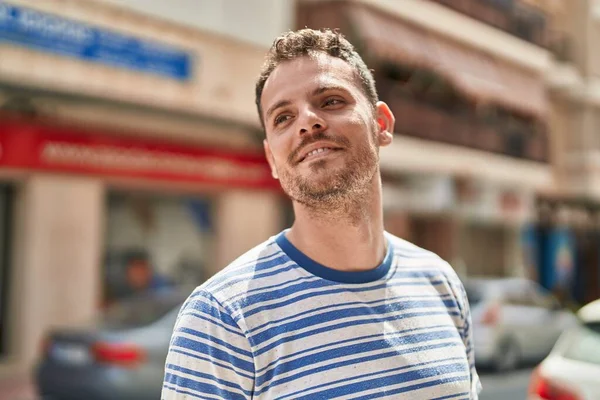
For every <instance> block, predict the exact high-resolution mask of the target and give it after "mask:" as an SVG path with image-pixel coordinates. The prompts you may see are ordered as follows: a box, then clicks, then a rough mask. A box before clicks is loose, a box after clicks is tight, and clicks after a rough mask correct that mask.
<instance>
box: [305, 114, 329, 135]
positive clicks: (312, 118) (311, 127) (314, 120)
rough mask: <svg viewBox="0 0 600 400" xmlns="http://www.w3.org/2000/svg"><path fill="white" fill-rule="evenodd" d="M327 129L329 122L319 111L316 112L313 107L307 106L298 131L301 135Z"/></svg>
mask: <svg viewBox="0 0 600 400" xmlns="http://www.w3.org/2000/svg"><path fill="white" fill-rule="evenodd" d="M325 129H327V123H326V122H325V120H324V119H323V118H322V117H321V116H320V115H319V113H317V112H315V111H314V110H312V109H311V108H308V107H307V108H306V109H305V110H303V112H302V116H301V121H300V126H299V129H298V133H299V134H300V135H305V134H307V133H317V132H320V131H324V130H325Z"/></svg>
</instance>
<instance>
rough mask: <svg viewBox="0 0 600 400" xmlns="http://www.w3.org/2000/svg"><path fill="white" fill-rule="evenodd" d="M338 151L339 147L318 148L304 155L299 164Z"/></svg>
mask: <svg viewBox="0 0 600 400" xmlns="http://www.w3.org/2000/svg"><path fill="white" fill-rule="evenodd" d="M339 150H341V149H340V148H339V147H319V148H318V149H314V150H312V151H310V152H308V153H306V155H304V157H302V158H301V159H300V161H299V162H303V161H305V160H311V159H313V158H317V157H322V156H326V155H328V154H330V153H333V152H334V151H339Z"/></svg>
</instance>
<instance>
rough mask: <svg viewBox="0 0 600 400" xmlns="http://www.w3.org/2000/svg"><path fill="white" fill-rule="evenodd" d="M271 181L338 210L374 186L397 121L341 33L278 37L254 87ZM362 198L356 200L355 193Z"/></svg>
mask: <svg viewBox="0 0 600 400" xmlns="http://www.w3.org/2000/svg"><path fill="white" fill-rule="evenodd" d="M256 104H257V108H258V113H259V117H260V118H261V122H262V124H263V126H264V128H265V132H266V140H265V142H264V143H265V153H266V156H267V160H268V161H269V164H270V166H271V169H272V172H273V176H274V177H276V178H278V179H279V180H280V182H281V186H282V188H283V189H284V191H285V192H286V193H287V194H288V195H289V196H290V197H291V198H292V200H294V201H296V202H297V203H300V204H304V205H306V206H309V207H313V208H319V209H324V208H335V207H336V206H338V205H340V203H341V202H342V201H344V200H346V199H348V198H352V195H353V194H354V195H356V194H357V193H358V192H359V191H364V189H365V188H366V187H367V186H368V185H369V184H370V183H371V182H372V180H373V178H374V177H375V175H376V174H377V173H378V172H379V165H378V164H379V147H380V146H385V145H388V144H389V143H391V140H392V132H393V129H394V116H393V115H392V113H391V111H390V109H389V108H388V107H387V105H386V104H385V103H382V102H378V101H377V92H376V90H375V82H374V79H373V76H372V74H371V72H370V71H369V70H368V68H367V67H366V65H365V63H364V61H363V60H362V59H361V57H360V56H359V55H358V53H357V52H356V51H355V50H354V48H353V46H352V45H351V44H350V43H349V42H348V41H347V40H346V39H345V38H344V37H343V36H342V35H340V34H339V33H336V32H333V31H330V30H326V31H315V30H310V29H303V30H300V31H297V32H289V33H286V34H284V35H282V36H281V37H279V38H277V39H276V40H275V42H274V44H273V46H272V47H271V50H270V51H269V53H268V55H267V59H266V62H265V64H264V66H263V70H262V73H261V75H260V78H259V80H258V82H257V84H256ZM354 197H356V196H354Z"/></svg>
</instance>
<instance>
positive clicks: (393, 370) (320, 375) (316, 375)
mask: <svg viewBox="0 0 600 400" xmlns="http://www.w3.org/2000/svg"><path fill="white" fill-rule="evenodd" d="M385 235H386V238H387V242H388V246H387V247H388V250H387V254H386V256H385V259H384V261H383V263H382V264H381V265H379V266H378V267H377V268H375V269H373V270H369V271H361V272H341V271H338V270H333V269H330V268H327V267H325V266H323V265H321V264H318V263H316V262H315V261H313V260H311V259H310V258H308V257H307V256H306V255H304V254H303V253H302V252H300V251H299V250H298V249H297V248H295V247H294V246H293V245H292V244H291V243H290V242H289V241H288V240H287V238H286V236H285V232H283V233H281V234H279V235H278V236H275V237H273V238H271V239H270V240H268V241H266V242H265V243H263V244H261V245H259V246H257V247H256V248H254V249H253V250H251V251H249V252H248V253H246V254H245V255H243V256H242V257H240V258H239V259H238V260H236V261H234V262H233V263H232V264H231V265H229V266H228V267H227V268H225V269H224V270H222V271H221V272H219V273H217V274H216V275H215V276H214V277H213V278H211V279H210V280H209V281H207V282H206V283H205V284H203V285H202V286H200V287H198V288H197V289H196V290H195V291H194V293H192V294H191V296H190V297H189V298H188V300H187V301H186V302H185V304H184V305H183V307H182V309H181V311H180V313H179V317H178V320H177V323H176V325H175V328H174V332H173V337H172V339H171V344H170V348H169V354H168V357H167V361H166V366H165V380H164V385H163V393H162V399H163V400H175V399H232V400H233V399H260V400H263V399H281V400H297V399H320V400H321V399H344V400H347V399H411V400H416V399H417V400H418V399H427V400H431V399H439V400H441V399H477V397H478V392H479V390H480V388H481V386H480V383H479V378H478V376H477V372H476V371H475V367H474V357H473V347H472V336H471V323H470V319H471V318H470V312H469V305H468V302H467V299H466V295H465V291H464V288H463V286H462V284H461V282H460V281H459V279H458V277H457V276H456V274H455V272H454V270H453V269H452V268H451V267H450V266H449V265H448V264H447V263H446V262H444V261H443V260H442V259H440V258H439V257H438V256H436V255H435V254H433V253H431V252H428V251H426V250H423V249H421V248H419V247H417V246H415V245H412V244H410V243H408V242H406V241H404V240H402V239H399V238H397V237H395V236H393V235H390V234H388V233H386V234H385Z"/></svg>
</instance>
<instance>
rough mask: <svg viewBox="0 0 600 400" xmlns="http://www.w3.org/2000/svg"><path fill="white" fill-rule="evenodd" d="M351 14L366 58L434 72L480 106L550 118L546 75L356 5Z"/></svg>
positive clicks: (354, 29)
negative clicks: (486, 104) (487, 105)
mask: <svg viewBox="0 0 600 400" xmlns="http://www.w3.org/2000/svg"><path fill="white" fill-rule="evenodd" d="M347 11H348V16H349V19H350V23H351V25H352V27H353V31H355V32H356V33H357V34H358V35H359V37H360V38H361V39H362V41H363V42H364V43H363V44H364V45H365V50H366V51H367V53H369V54H372V55H374V56H376V57H378V58H382V59H387V60H390V61H396V62H398V63H401V64H405V65H406V64H408V65H413V66H415V67H421V68H427V69H430V70H432V71H434V72H436V73H438V74H440V75H442V76H443V77H445V78H446V79H448V80H449V81H450V82H451V83H452V84H453V85H454V86H455V87H456V88H457V89H458V90H460V91H462V92H463V93H464V94H465V95H467V96H469V97H472V98H474V99H475V100H477V101H478V102H482V103H493V104H499V105H502V106H504V107H507V108H511V109H515V110H517V111H520V112H524V113H527V114H530V115H535V116H538V117H542V118H543V117H544V116H545V115H546V112H547V110H548V104H547V98H546V91H545V87H544V79H543V77H542V76H538V75H537V74H535V73H534V72H530V71H528V70H526V69H523V68H520V67H518V66H516V65H511V64H509V63H508V62H502V61H500V60H498V59H496V58H494V57H492V56H491V55H488V54H486V53H484V52H482V51H479V50H477V49H473V48H469V47H466V46H463V45H461V44H459V43H458V42H455V41H452V40H451V39H447V38H444V37H442V36H439V35H436V34H434V33H432V32H429V31H427V30H425V29H421V28H419V27H417V26H414V25H411V24H409V23H405V22H402V21H400V20H398V19H395V18H393V17H390V16H388V15H386V14H384V13H378V12H377V11H376V10H374V9H371V8H369V7H364V6H359V5H355V6H353V7H350V8H349V9H348V10H347Z"/></svg>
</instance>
